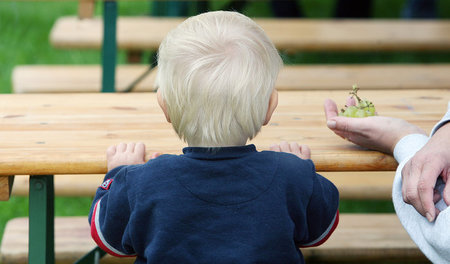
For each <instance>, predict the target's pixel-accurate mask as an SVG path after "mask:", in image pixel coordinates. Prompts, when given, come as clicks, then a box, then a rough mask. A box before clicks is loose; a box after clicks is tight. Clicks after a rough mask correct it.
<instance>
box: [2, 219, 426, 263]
mask: <svg viewBox="0 0 450 264" xmlns="http://www.w3.org/2000/svg"><path fill="white" fill-rule="evenodd" d="M27 240H28V218H15V219H13V220H10V221H9V222H8V224H7V225H6V228H5V233H4V236H3V240H2V246H1V256H2V263H17V264H19V263H27V252H28V248H27V246H28V241H27ZM93 246H94V242H93V240H92V239H91V238H90V230H89V225H88V222H87V217H57V218H56V219H55V252H56V263H73V261H75V260H76V259H78V258H79V257H80V256H82V255H83V254H85V253H86V252H87V251H89V250H90V249H91V248H93ZM302 252H303V253H304V256H305V258H306V260H307V261H308V262H310V261H317V262H321V263H324V262H333V261H337V260H340V261H344V262H345V261H360V262H361V261H366V260H372V261H383V260H384V261H388V260H389V261H393V260H401V261H407V260H422V261H426V258H425V256H424V255H423V254H422V253H421V252H420V250H419V249H418V248H417V246H416V245H415V244H414V243H413V242H412V241H411V239H410V238H409V236H408V234H407V233H406V231H404V229H403V228H402V226H401V224H400V222H399V221H398V219H397V217H396V215H395V214H341V216H340V222H339V225H338V227H337V229H336V231H335V232H334V234H333V235H332V236H331V237H330V239H329V240H328V241H327V242H326V243H325V244H324V245H322V246H320V247H317V248H308V249H302ZM133 260H134V259H129V258H113V257H111V256H108V257H107V258H106V259H105V260H104V262H103V263H130V262H132V261H133ZM123 261H125V262H123Z"/></svg>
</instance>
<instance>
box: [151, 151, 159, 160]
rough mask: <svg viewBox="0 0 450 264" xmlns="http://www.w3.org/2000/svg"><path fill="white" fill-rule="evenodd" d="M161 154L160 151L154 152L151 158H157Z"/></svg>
mask: <svg viewBox="0 0 450 264" xmlns="http://www.w3.org/2000/svg"><path fill="white" fill-rule="evenodd" d="M159 156H161V153H160V152H155V153H153V154H152V156H151V158H150V159H156V158H157V157H159Z"/></svg>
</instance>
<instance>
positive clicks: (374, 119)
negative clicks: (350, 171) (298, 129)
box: [324, 99, 425, 154]
mask: <svg viewBox="0 0 450 264" xmlns="http://www.w3.org/2000/svg"><path fill="white" fill-rule="evenodd" d="M352 104H354V101H353V102H352V101H351V100H350V99H348V100H347V105H352ZM324 110H325V116H326V119H327V126H328V128H329V129H331V130H332V131H333V132H334V133H336V134H337V135H339V136H340V137H342V138H344V139H347V140H348V141H350V142H353V143H355V144H357V145H360V146H363V147H366V148H369V149H374V150H378V151H381V152H384V153H388V154H392V153H393V151H394V147H395V144H397V142H398V141H399V140H400V139H401V138H402V137H404V136H406V135H408V134H425V132H424V131H423V130H422V129H420V128H419V127H417V126H415V125H412V124H410V123H408V122H406V121H405V120H402V119H398V118H393V117H384V116H370V117H364V118H353V117H343V116H338V109H337V106H336V103H335V102H334V101H332V100H331V99H327V100H325V102H324Z"/></svg>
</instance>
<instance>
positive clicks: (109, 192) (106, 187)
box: [88, 166, 135, 257]
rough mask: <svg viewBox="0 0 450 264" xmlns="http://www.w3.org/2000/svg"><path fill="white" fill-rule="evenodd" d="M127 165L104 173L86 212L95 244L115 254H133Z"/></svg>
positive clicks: (118, 255) (122, 255) (126, 255)
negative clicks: (87, 212) (102, 179)
mask: <svg viewBox="0 0 450 264" xmlns="http://www.w3.org/2000/svg"><path fill="white" fill-rule="evenodd" d="M126 176H127V167H126V166H121V167H117V168H115V169H113V170H111V171H110V172H108V173H107V174H106V175H105V179H104V181H103V183H102V184H101V185H100V186H99V187H98V189H97V192H96V194H95V197H94V201H93V202H92V206H91V210H90V213H89V219H88V220H89V223H90V225H91V236H92V238H93V239H94V241H95V242H96V243H97V245H98V246H99V247H100V248H101V249H103V250H104V251H105V252H107V253H108V254H110V255H113V256H116V257H132V256H135V253H134V250H133V248H132V245H131V239H130V238H131V237H130V234H129V225H128V223H129V219H130V214H131V208H130V202H129V198H128V191H127V183H126Z"/></svg>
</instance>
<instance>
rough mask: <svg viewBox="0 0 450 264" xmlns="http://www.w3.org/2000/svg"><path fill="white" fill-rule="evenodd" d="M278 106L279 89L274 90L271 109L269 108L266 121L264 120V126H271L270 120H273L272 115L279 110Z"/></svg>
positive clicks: (270, 103) (270, 101)
mask: <svg viewBox="0 0 450 264" xmlns="http://www.w3.org/2000/svg"><path fill="white" fill-rule="evenodd" d="M277 105H278V91H277V89H273V92H272V95H270V99H269V107H268V108H267V114H266V119H265V120H264V123H263V126H265V125H267V124H269V121H270V118H272V114H273V112H274V111H275V108H277Z"/></svg>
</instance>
